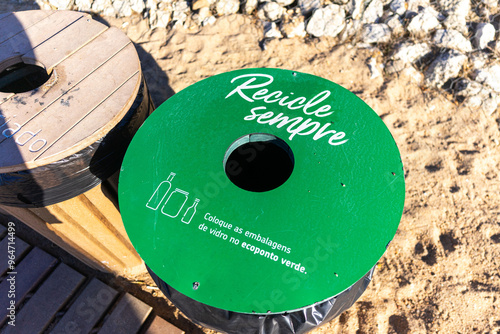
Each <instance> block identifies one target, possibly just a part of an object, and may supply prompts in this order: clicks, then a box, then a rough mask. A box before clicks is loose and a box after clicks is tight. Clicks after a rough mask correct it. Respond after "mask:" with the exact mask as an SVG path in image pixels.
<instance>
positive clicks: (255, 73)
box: [119, 69, 405, 313]
mask: <svg viewBox="0 0 500 334" xmlns="http://www.w3.org/2000/svg"><path fill="white" fill-rule="evenodd" d="M284 117H288V119H286V118H284ZM255 133H264V134H270V135H274V136H276V137H278V138H280V139H282V140H283V141H284V142H286V144H288V146H289V147H290V149H291V151H292V152H293V158H294V166H293V171H292V173H291V175H290V177H289V178H288V179H287V180H286V182H285V183H284V184H282V185H281V186H279V187H277V188H275V189H273V190H270V191H263V192H252V191H247V190H244V189H241V188H239V187H237V186H236V185H234V184H233V183H232V182H231V181H230V180H229V178H228V176H227V175H226V173H225V170H224V157H225V155H226V152H227V151H228V149H229V148H230V146H231V145H232V144H233V143H234V142H235V141H236V140H237V139H238V138H241V137H242V136H245V135H248V134H255ZM258 153H259V152H258V151H257V150H253V151H252V150H248V152H243V153H242V154H243V157H244V158H245V157H246V158H245V159H247V160H251V159H253V157H254V156H255V155H256V154H258ZM238 167H239V166H238V165H237V163H235V164H234V166H232V168H233V170H234V172H235V173H237V172H238V170H239V168H238ZM404 192H405V186H404V171H403V166H402V163H401V159H400V154H399V151H398V149H397V146H396V143H395V142H394V139H393V138H392V136H391V134H390V132H389V130H388V129H387V128H386V126H385V125H384V123H383V122H382V120H381V119H380V118H379V117H378V116H377V114H376V113H375V112H374V111H373V110H372V109H371V108H370V107H369V106H368V105H366V104H365V103H364V102H363V101H362V100H361V99H359V98H358V97H356V96H355V95H354V94H352V93H351V92H349V91H348V90H346V89H344V88H342V87H341V86H339V85H337V84H335V83H332V82H330V81H328V80H325V79H322V78H319V77H316V76H312V75H308V74H303V73H298V72H292V71H287V70H278V69H244V70H238V71H234V72H229V73H224V74H220V75H216V76H213V77H210V78H208V79H205V80H203V81H200V82H198V83H196V84H194V85H192V86H190V87H188V88H186V89H184V90H183V91H181V92H179V93H177V94H176V95H174V96H173V97H171V98H170V99H169V100H168V101H166V102H165V103H163V104H162V105H161V106H160V107H159V108H158V109H157V110H156V111H155V112H154V113H153V114H152V115H151V116H150V117H149V118H148V119H147V121H146V122H145V124H144V125H143V126H142V127H141V128H140V130H139V131H138V133H137V134H136V135H135V137H134V139H133V141H132V143H131V145H130V147H129V149H128V151H127V154H126V156H125V159H124V162H123V165H122V170H121V174H120V183H119V201H120V210H121V213H122V217H123V221H124V224H125V228H126V230H127V233H128V235H129V237H130V240H131V241H132V243H133V245H134V247H135V248H136V249H137V251H138V253H139V254H140V256H141V257H142V258H143V259H144V261H145V262H146V264H147V265H148V266H149V267H150V268H151V269H152V270H153V271H154V272H155V273H156V274H157V275H158V276H159V277H160V278H161V279H162V280H164V281H165V282H166V283H167V284H169V285H171V286H172V287H173V288H175V289H176V290H178V291H179V292H181V293H183V294H185V295H187V296H189V297H191V298H193V299H195V300H196V301H198V302H201V303H205V304H208V305H210V306H213V307H217V308H221V309H225V310H229V311H235V312H242V313H252V312H255V313H268V312H271V313H279V312H286V311H292V310H296V309H300V308H303V307H307V306H310V305H313V304H314V303H317V302H320V301H323V300H325V299H328V298H331V297H333V296H335V295H336V294H338V293H340V292H342V291H343V290H345V289H347V288H349V287H350V286H351V285H352V284H354V283H355V282H356V281H358V280H359V279H360V278H361V277H362V276H363V275H365V274H366V273H367V272H368V271H369V270H370V268H372V267H373V266H374V265H375V264H376V262H377V261H378V260H379V258H380V257H381V256H382V255H383V253H384V251H385V249H386V247H387V245H388V243H389V242H390V241H391V240H392V238H393V237H394V234H395V233H396V229H397V227H398V224H399V221H400V219H401V215H402V210H403V205H404Z"/></svg>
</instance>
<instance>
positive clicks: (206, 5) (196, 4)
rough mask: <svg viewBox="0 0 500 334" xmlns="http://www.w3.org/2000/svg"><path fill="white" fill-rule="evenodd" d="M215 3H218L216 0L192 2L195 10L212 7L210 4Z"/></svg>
mask: <svg viewBox="0 0 500 334" xmlns="http://www.w3.org/2000/svg"><path fill="white" fill-rule="evenodd" d="M214 3H216V1H215V0H196V1H193V3H192V4H191V8H192V9H193V10H198V9H201V8H210V6H212V5H213V4H214Z"/></svg>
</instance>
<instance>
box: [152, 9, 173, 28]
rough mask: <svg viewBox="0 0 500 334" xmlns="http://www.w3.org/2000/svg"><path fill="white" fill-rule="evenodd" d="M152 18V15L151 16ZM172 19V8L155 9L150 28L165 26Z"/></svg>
mask: <svg viewBox="0 0 500 334" xmlns="http://www.w3.org/2000/svg"><path fill="white" fill-rule="evenodd" d="M151 19H153V17H151ZM171 19H172V10H161V9H160V10H156V11H155V19H154V22H152V24H151V28H166V27H167V25H168V24H169V23H170V20H171Z"/></svg>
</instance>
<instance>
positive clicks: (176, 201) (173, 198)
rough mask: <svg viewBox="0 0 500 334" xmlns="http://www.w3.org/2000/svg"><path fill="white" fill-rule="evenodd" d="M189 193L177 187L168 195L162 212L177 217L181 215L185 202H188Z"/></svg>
mask: <svg viewBox="0 0 500 334" xmlns="http://www.w3.org/2000/svg"><path fill="white" fill-rule="evenodd" d="M188 195H189V193H188V192H187V191H184V190H182V189H179V188H175V190H174V191H173V192H171V193H170V196H168V198H167V201H166V202H165V204H163V207H162V208H161V213H163V214H164V215H166V216H168V217H171V218H175V217H177V216H178V215H179V213H180V212H181V210H182V208H183V207H184V204H186V202H187V199H188Z"/></svg>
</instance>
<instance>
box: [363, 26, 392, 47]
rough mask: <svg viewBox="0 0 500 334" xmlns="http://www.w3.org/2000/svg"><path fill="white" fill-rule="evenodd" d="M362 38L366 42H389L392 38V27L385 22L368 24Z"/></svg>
mask: <svg viewBox="0 0 500 334" xmlns="http://www.w3.org/2000/svg"><path fill="white" fill-rule="evenodd" d="M361 39H362V40H363V42H364V43H387V42H389V40H390V39H391V29H390V28H389V26H388V25H387V24H385V23H372V24H366V25H365V26H364V27H363V32H362V33H361Z"/></svg>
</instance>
